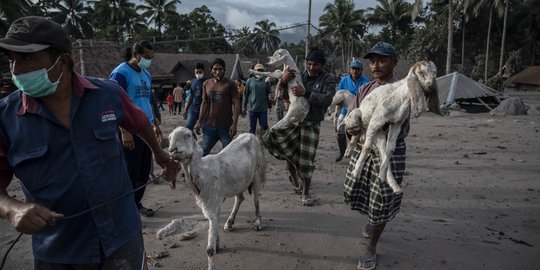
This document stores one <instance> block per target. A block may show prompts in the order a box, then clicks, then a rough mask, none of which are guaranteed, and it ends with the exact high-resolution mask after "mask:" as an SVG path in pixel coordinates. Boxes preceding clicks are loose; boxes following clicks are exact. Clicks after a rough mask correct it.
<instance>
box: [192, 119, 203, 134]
mask: <svg viewBox="0 0 540 270" xmlns="http://www.w3.org/2000/svg"><path fill="white" fill-rule="evenodd" d="M193 129H194V130H195V133H197V135H201V122H199V120H197V122H196V123H195V126H194V127H193Z"/></svg>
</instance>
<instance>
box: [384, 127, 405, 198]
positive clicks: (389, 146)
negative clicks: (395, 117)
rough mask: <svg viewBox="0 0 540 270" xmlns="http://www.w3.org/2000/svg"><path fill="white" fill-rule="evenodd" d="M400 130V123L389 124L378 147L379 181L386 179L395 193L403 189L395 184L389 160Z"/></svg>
mask: <svg viewBox="0 0 540 270" xmlns="http://www.w3.org/2000/svg"><path fill="white" fill-rule="evenodd" d="M400 131H401V123H396V124H392V125H390V126H389V128H388V136H387V139H386V140H385V143H384V144H383V145H382V146H383V147H382V148H379V152H381V168H380V170H379V178H380V179H381V181H386V183H388V185H390V187H391V188H392V190H393V191H394V193H395V194H396V195H397V194H401V193H403V190H402V189H401V187H400V186H399V185H398V184H397V182H396V179H395V178H394V174H392V169H391V167H390V160H391V158H392V155H393V154H394V151H395V150H396V142H397V138H398V136H399V133H400Z"/></svg>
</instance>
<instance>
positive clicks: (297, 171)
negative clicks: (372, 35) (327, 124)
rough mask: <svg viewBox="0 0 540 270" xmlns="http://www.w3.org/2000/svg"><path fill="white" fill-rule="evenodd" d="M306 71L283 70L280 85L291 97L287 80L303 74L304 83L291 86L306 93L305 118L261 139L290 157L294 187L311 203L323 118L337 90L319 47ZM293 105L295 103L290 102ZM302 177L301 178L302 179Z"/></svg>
mask: <svg viewBox="0 0 540 270" xmlns="http://www.w3.org/2000/svg"><path fill="white" fill-rule="evenodd" d="M306 62H307V71H304V72H303V73H302V74H295V73H294V72H292V71H291V70H289V69H286V70H284V72H283V75H282V77H281V81H280V85H278V86H277V87H281V92H282V93H283V99H288V98H289V97H288V91H287V89H286V88H287V84H288V83H289V81H290V80H293V79H294V78H295V76H301V77H302V83H303V85H304V87H305V88H304V87H302V86H301V85H298V86H294V87H292V94H293V95H295V96H297V97H305V98H306V99H307V101H308V104H309V112H308V114H307V116H306V118H305V119H304V120H303V121H301V122H300V123H298V125H293V126H292V127H287V128H283V129H275V130H273V129H272V128H270V130H269V131H268V132H266V133H265V134H264V135H263V137H262V141H263V144H264V146H265V147H266V148H267V149H268V152H270V154H272V155H273V156H274V157H276V158H277V159H281V160H286V161H287V169H288V170H289V173H290V176H289V180H290V181H291V184H292V185H293V189H295V190H296V192H297V193H301V194H302V205H303V206H312V205H314V204H315V199H314V198H312V197H310V195H309V187H310V184H311V176H312V175H313V170H314V169H315V166H314V164H313V163H314V161H315V153H316V151H317V146H318V145H319V132H320V128H321V121H322V120H324V114H325V112H326V109H327V108H328V106H330V103H332V97H333V96H334V94H335V92H336V81H335V79H334V77H333V76H332V75H331V74H328V73H326V72H324V71H323V67H324V64H325V62H326V59H325V57H324V52H323V51H322V50H320V49H312V50H311V51H310V52H309V54H308V56H307V58H306ZM291 106H292V105H291ZM300 180H301V182H300Z"/></svg>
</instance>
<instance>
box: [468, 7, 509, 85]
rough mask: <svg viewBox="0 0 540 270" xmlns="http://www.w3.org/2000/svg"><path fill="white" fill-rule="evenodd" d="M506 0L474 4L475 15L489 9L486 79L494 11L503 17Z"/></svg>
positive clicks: (486, 77)
mask: <svg viewBox="0 0 540 270" xmlns="http://www.w3.org/2000/svg"><path fill="white" fill-rule="evenodd" d="M503 1H504V0H479V1H476V2H475V3H474V4H473V9H474V15H475V17H476V16H478V15H479V14H480V12H482V11H483V10H489V23H488V30H487V40H486V60H485V64H484V81H485V82H487V79H488V66H489V43H490V42H491V26H492V25H493V12H496V13H497V16H499V17H501V16H502V15H503V13H504V8H503Z"/></svg>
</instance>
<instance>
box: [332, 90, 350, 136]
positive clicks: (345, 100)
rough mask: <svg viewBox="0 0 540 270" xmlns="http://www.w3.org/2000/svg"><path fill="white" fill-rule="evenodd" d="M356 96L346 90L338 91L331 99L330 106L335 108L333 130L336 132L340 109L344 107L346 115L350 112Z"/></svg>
mask: <svg viewBox="0 0 540 270" xmlns="http://www.w3.org/2000/svg"><path fill="white" fill-rule="evenodd" d="M355 97H356V96H355V95H354V94H353V93H351V91H349V90H347V89H342V90H338V91H337V92H336V94H335V95H334V97H333V98H332V104H331V105H330V106H332V105H335V106H336V108H335V109H336V110H335V111H334V128H335V129H336V130H335V131H336V132H337V121H338V118H339V114H340V113H341V109H343V108H344V107H345V109H347V113H349V112H351V110H352V106H353V104H354V98H355Z"/></svg>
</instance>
